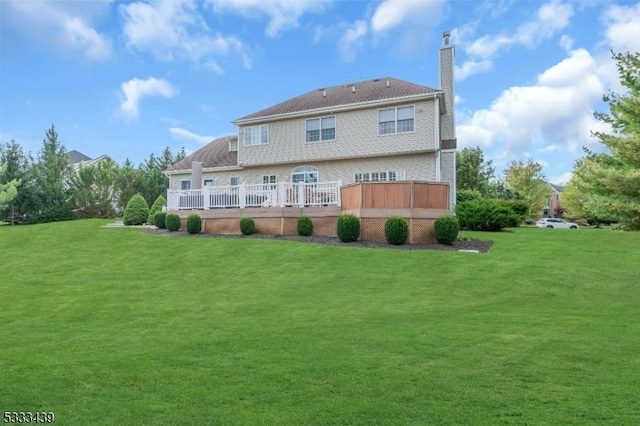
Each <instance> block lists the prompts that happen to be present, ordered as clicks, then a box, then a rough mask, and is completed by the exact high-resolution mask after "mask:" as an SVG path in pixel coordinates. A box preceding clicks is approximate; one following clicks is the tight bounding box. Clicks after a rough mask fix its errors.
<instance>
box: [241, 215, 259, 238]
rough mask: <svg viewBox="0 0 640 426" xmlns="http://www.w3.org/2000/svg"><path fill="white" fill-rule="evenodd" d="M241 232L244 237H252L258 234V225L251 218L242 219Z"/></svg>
mask: <svg viewBox="0 0 640 426" xmlns="http://www.w3.org/2000/svg"><path fill="white" fill-rule="evenodd" d="M240 232H242V235H252V234H255V233H256V223H255V222H254V221H253V219H252V218H250V217H243V218H242V219H240Z"/></svg>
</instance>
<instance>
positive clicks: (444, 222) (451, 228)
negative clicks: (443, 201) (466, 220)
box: [433, 214, 460, 244]
mask: <svg viewBox="0 0 640 426" xmlns="http://www.w3.org/2000/svg"><path fill="white" fill-rule="evenodd" d="M433 230H434V231H435V234H436V240H437V241H438V242H439V243H440V244H451V243H452V242H454V241H455V240H456V238H458V232H459V231H460V223H458V219H457V218H456V217H455V216H451V215H450V214H445V215H443V216H440V217H439V218H438V219H436V222H435V223H434V224H433Z"/></svg>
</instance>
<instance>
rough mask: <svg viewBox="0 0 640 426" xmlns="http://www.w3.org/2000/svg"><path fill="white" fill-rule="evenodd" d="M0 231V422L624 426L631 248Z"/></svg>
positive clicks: (634, 351) (553, 237)
mask: <svg viewBox="0 0 640 426" xmlns="http://www.w3.org/2000/svg"><path fill="white" fill-rule="evenodd" d="M104 223H106V222H105V221H95V220H88V221H77V222H67V223H57V224H47V225H36V226H16V227H11V226H3V227H0V259H2V260H1V262H2V266H1V272H0V294H1V295H2V297H1V299H2V302H3V303H2V308H0V342H1V344H2V346H1V349H0V367H1V368H2V370H1V372H0V379H1V380H0V382H1V383H0V411H32V412H33V411H52V412H54V413H55V415H56V423H58V424H73V425H87V424H153V425H163V424H166V425H175V424H198V425H200V424H223V425H236V424H238V425H273V424H280V425H305V424H309V425H337V424H343V425H359V424H362V425H373V424H376V425H412V424H413V425H425V424H474V425H476V424H491V425H493V424H562V425H569V424H576V425H578V424H579V425H582V424H590V423H593V424H596V423H597V424H640V406H639V405H638V389H640V309H639V308H638V307H639V306H640V262H639V261H638V259H639V258H640V256H639V249H640V233H619V232H612V231H610V230H591V229H580V230H578V231H568V230H566V231H565V230H547V229H517V230H515V231H513V232H504V233H497V234H479V233H478V234H472V233H466V234H465V235H468V236H469V235H471V236H473V237H478V238H489V239H493V240H494V241H495V244H494V247H493V248H492V249H491V251H490V252H489V253H486V254H467V253H456V252H444V251H443V252H440V251H403V250H387V249H364V248H351V247H330V246H316V245H309V244H304V243H298V242H290V241H272V240H255V239H252V240H249V239H237V240H234V239H210V238H172V237H162V236H153V235H149V234H146V233H144V232H143V231H142V232H141V231H140V230H133V229H105V228H101V227H100V225H102V224H104Z"/></svg>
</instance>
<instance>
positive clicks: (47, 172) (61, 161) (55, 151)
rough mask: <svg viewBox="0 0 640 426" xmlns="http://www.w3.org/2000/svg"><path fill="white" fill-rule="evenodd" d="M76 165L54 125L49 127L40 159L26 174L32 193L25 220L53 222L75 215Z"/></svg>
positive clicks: (28, 201)
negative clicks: (73, 167) (73, 175)
mask: <svg viewBox="0 0 640 426" xmlns="http://www.w3.org/2000/svg"><path fill="white" fill-rule="evenodd" d="M72 173H73V169H72V167H71V164H70V163H69V157H68V155H67V152H66V150H65V148H64V146H63V145H62V144H61V143H60V142H59V141H58V134H57V133H56V130H55V127H54V126H53V125H51V128H50V129H49V130H47V132H46V135H45V139H44V140H43V142H42V149H41V150H40V153H39V155H38V162H37V163H36V165H35V166H34V167H32V168H31V169H30V173H28V174H27V180H28V184H29V185H30V186H31V189H32V190H33V196H32V197H30V198H29V199H28V200H26V201H27V202H26V205H25V213H26V221H27V222H30V223H36V222H54V221H58V220H69V219H72V218H73V203H72V200H71V189H70V188H71V174H72Z"/></svg>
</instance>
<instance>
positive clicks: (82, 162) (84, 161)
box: [67, 149, 110, 170]
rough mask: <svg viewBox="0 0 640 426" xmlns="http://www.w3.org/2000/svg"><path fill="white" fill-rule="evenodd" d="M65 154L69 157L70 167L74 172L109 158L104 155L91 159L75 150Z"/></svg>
mask: <svg viewBox="0 0 640 426" xmlns="http://www.w3.org/2000/svg"><path fill="white" fill-rule="evenodd" d="M67 154H68V155H69V162H70V163H71V166H72V167H73V169H74V170H78V169H79V168H81V167H84V166H91V165H96V164H98V163H100V162H101V161H104V160H106V159H108V158H110V157H109V156H108V155H106V154H102V155H101V156H99V157H96V158H91V157H88V156H86V155H84V154H83V153H81V152H79V151H76V150H75V149H74V150H73V151H69V152H68V153H67Z"/></svg>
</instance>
